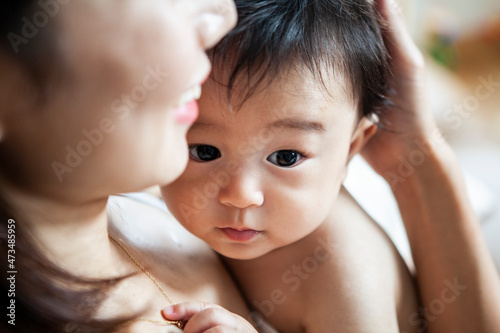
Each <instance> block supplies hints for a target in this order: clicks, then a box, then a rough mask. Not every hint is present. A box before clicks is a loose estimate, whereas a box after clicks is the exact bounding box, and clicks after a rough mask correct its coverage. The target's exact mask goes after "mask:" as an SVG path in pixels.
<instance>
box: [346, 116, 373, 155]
mask: <svg viewBox="0 0 500 333" xmlns="http://www.w3.org/2000/svg"><path fill="white" fill-rule="evenodd" d="M376 132H377V125H376V124H374V123H373V121H371V120H370V119H368V118H367V117H363V118H362V119H361V120H360V121H359V123H358V124H357V126H356V129H355V130H354V133H353V135H352V139H351V147H350V148H349V156H348V159H347V163H349V162H350V161H351V159H352V158H353V157H354V155H356V154H357V153H359V152H361V150H362V149H363V147H364V146H365V145H366V143H367V142H368V141H370V139H371V138H372V137H373V135H375V133H376Z"/></svg>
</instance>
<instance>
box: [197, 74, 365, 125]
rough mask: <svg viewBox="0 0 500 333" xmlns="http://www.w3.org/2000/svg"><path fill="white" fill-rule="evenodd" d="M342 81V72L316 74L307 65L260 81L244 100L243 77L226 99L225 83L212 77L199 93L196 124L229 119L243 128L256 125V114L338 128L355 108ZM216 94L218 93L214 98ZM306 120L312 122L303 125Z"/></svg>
mask: <svg viewBox="0 0 500 333" xmlns="http://www.w3.org/2000/svg"><path fill="white" fill-rule="evenodd" d="M343 82H344V81H343V77H341V76H340V77H339V76H335V75H327V74H325V75H323V76H322V77H321V78H318V77H317V76H315V75H314V74H313V73H311V71H309V70H308V69H305V70H291V71H288V72H287V73H284V74H282V75H279V76H277V77H274V78H272V79H271V80H269V81H267V82H265V83H261V86H260V87H259V89H257V90H256V91H254V92H253V93H252V94H251V95H250V96H249V97H248V99H246V100H244V101H243V102H241V100H242V99H243V98H244V97H245V95H246V93H247V90H246V87H245V86H244V83H245V80H244V79H240V80H239V81H238V85H237V86H235V87H233V89H232V90H231V91H230V93H231V100H230V101H229V102H228V101H227V99H226V97H227V93H228V89H227V87H226V86H225V85H224V84H223V83H220V82H216V81H214V80H211V82H210V84H209V85H208V86H209V88H208V89H204V92H203V94H207V97H204V96H203V95H202V99H201V104H200V106H201V108H200V121H199V122H198V125H199V124H205V123H213V122H218V123H227V124H226V125H228V124H229V123H232V125H235V126H237V127H238V128H239V129H241V130H244V129H246V128H254V127H256V124H257V122H255V121H254V119H253V118H259V119H261V120H262V121H261V122H259V125H261V124H264V125H265V124H269V123H273V122H278V125H283V124H280V123H279V121H280V120H283V119H285V120H286V122H285V123H286V125H291V127H294V126H295V127H299V128H300V127H308V128H312V127H319V126H315V125H314V124H316V123H320V124H321V125H322V126H321V127H324V128H325V130H327V131H328V130H329V129H334V128H337V127H338V124H343V125H346V126H351V122H353V121H354V120H355V118H356V117H357V114H358V111H357V106H356V105H355V103H353V102H352V98H351V97H350V96H349V93H348V91H347V89H346V85H345V84H344V83H343ZM347 87H348V85H347ZM216 95H218V96H219V97H218V98H214V97H213V96H216ZM227 119H231V121H226V120H227ZM290 120H292V121H290ZM307 121H309V123H310V124H313V125H314V126H310V124H309V125H307V124H306V126H303V124H304V123H305V122H307ZM196 127H200V126H195V128H196ZM201 127H204V126H201ZM281 127H283V126H281ZM288 127H290V126H288Z"/></svg>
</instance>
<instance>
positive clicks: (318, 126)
mask: <svg viewBox="0 0 500 333" xmlns="http://www.w3.org/2000/svg"><path fill="white" fill-rule="evenodd" d="M266 128H268V129H271V128H290V129H297V130H301V131H307V132H318V133H321V132H325V131H326V130H325V127H324V126H323V124H322V123H320V122H316V121H308V120H302V119H293V118H285V119H279V120H276V121H275V122H272V123H269V124H268V125H267V126H266Z"/></svg>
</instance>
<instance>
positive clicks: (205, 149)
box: [189, 145, 221, 162]
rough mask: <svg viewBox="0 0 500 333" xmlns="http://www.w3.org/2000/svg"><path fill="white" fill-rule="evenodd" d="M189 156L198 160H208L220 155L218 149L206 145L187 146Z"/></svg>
mask: <svg viewBox="0 0 500 333" xmlns="http://www.w3.org/2000/svg"><path fill="white" fill-rule="evenodd" d="M189 156H190V157H191V158H192V159H194V160H195V161H198V162H210V161H213V160H216V159H218V158H219V157H221V154H220V151H219V149H217V148H215V147H213V146H207V145H193V146H189Z"/></svg>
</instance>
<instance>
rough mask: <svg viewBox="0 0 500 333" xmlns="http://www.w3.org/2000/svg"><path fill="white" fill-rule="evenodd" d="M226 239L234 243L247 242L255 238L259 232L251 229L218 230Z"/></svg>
mask: <svg viewBox="0 0 500 333" xmlns="http://www.w3.org/2000/svg"><path fill="white" fill-rule="evenodd" d="M220 230H221V231H222V232H223V233H224V235H226V237H227V238H229V239H230V240H232V241H235V242H248V241H251V240H252V239H253V238H254V237H255V236H257V235H258V234H259V233H260V231H257V230H253V229H233V228H221V229H220Z"/></svg>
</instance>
